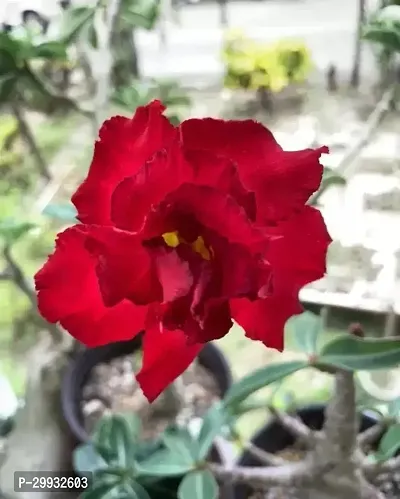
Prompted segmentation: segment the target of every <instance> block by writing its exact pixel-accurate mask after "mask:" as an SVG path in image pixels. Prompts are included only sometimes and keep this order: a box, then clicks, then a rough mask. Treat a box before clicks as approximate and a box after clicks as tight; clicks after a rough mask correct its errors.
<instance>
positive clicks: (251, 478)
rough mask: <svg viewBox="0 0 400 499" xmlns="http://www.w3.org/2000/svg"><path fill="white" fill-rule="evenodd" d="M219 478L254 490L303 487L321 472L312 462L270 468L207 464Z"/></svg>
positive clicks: (306, 461)
mask: <svg viewBox="0 0 400 499" xmlns="http://www.w3.org/2000/svg"><path fill="white" fill-rule="evenodd" d="M207 466H208V467H209V469H210V470H211V471H212V472H213V473H214V474H215V476H216V477H217V478H219V479H220V480H223V481H224V482H229V483H244V484H247V485H251V486H252V487H254V488H265V487H274V486H275V487H277V486H281V487H302V486H305V485H307V484H309V483H311V482H312V481H313V480H314V478H315V477H316V476H317V474H319V473H321V470H320V469H319V468H318V467H316V466H314V463H313V462H312V461H311V460H305V461H301V462H299V463H288V464H285V465H284V466H278V467H274V466H269V467H264V468H261V467H254V468H251V467H248V468H247V467H244V466H234V467H226V466H223V465H220V464H211V463H210V464H207Z"/></svg>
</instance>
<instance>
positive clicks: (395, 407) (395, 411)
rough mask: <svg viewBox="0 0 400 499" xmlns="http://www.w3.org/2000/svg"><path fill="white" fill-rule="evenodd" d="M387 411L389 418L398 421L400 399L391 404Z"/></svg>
mask: <svg viewBox="0 0 400 499" xmlns="http://www.w3.org/2000/svg"><path fill="white" fill-rule="evenodd" d="M387 409H388V416H389V417H391V418H396V419H397V418H398V417H399V416H400V397H398V398H396V399H394V400H392V401H391V402H389V404H388V406H387Z"/></svg>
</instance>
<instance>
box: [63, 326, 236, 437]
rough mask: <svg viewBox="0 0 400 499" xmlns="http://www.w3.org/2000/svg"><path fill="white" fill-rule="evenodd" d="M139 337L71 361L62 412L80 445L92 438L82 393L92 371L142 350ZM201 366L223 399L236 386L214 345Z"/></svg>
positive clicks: (86, 351)
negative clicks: (82, 403) (214, 383)
mask: <svg viewBox="0 0 400 499" xmlns="http://www.w3.org/2000/svg"><path fill="white" fill-rule="evenodd" d="M142 334H143V333H140V334H139V335H137V336H136V337H134V338H133V339H131V340H128V341H124V342H115V343H110V344H108V345H104V346H100V347H95V348H84V349H83V350H81V351H79V352H78V353H76V354H75V355H74V356H73V358H72V359H71V360H70V362H69V365H68V366H67V368H66V371H65V373H64V376H63V379H62V383H61V408H62V413H63V417H64V419H65V421H66V423H67V425H68V427H69V429H70V431H71V433H72V435H73V436H74V438H75V439H76V440H77V441H78V442H88V441H90V435H89V434H88V433H87V432H86V430H85V429H84V426H83V424H82V411H81V409H80V402H81V401H82V390H83V387H84V386H85V382H86V380H87V377H88V376H89V374H90V372H91V371H92V369H93V368H94V367H95V366H96V365H98V364H99V363H102V362H110V361H111V360H112V359H115V358H118V357H120V356H122V355H125V354H127V353H132V352H134V351H135V350H137V349H139V348H140V344H141V336H142ZM198 360H199V363H200V365H202V366H203V367H204V368H205V369H207V370H208V371H210V372H211V373H212V375H213V377H214V378H215V380H216V382H217V384H218V387H219V389H220V391H221V394H222V396H224V395H225V393H226V392H227V391H228V389H229V388H230V386H231V385H232V382H233V377H232V371H231V369H230V366H229V364H228V361H227V359H226V357H225V355H224V353H223V352H222V350H221V349H220V348H219V347H217V346H216V345H214V344H212V343H206V344H205V345H204V348H203V349H202V350H201V351H200V353H199V355H198Z"/></svg>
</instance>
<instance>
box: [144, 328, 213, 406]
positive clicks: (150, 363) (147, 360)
mask: <svg viewBox="0 0 400 499" xmlns="http://www.w3.org/2000/svg"><path fill="white" fill-rule="evenodd" d="M202 348H203V345H198V344H192V345H188V342H187V338H186V336H185V334H184V333H183V332H182V331H179V330H176V331H168V330H164V331H161V329H160V324H157V323H156V322H154V323H153V324H152V325H151V326H150V327H149V328H146V333H145V335H144V339H143V365H142V369H141V370H140V372H139V373H138V374H137V376H136V379H137V381H138V383H139V385H140V387H141V388H142V390H143V393H144V394H145V396H146V397H147V399H148V400H149V402H152V401H153V400H155V399H156V398H157V397H158V396H159V395H160V393H161V392H162V391H163V390H164V389H165V388H166V387H167V386H168V385H169V384H170V383H172V381H174V380H175V379H176V378H177V377H178V376H180V375H181V374H182V373H183V371H185V370H186V369H187V368H188V367H189V366H190V364H191V363H192V362H193V361H194V359H195V358H196V357H197V355H198V354H199V352H200V350H201V349H202Z"/></svg>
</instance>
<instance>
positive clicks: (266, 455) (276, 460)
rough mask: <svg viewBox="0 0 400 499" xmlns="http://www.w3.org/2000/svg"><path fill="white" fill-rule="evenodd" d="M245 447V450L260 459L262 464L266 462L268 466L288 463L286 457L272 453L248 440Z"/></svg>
mask: <svg viewBox="0 0 400 499" xmlns="http://www.w3.org/2000/svg"><path fill="white" fill-rule="evenodd" d="M243 447H244V450H246V451H247V452H248V453H249V454H251V455H252V456H253V457H255V458H256V459H258V460H259V461H260V463H262V464H266V465H268V466H285V465H286V464H288V461H286V459H283V458H281V457H278V456H275V454H271V453H270V452H266V451H265V450H262V449H260V448H259V447H257V446H256V445H254V444H253V443H251V442H246V443H245V444H244V446H243Z"/></svg>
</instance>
